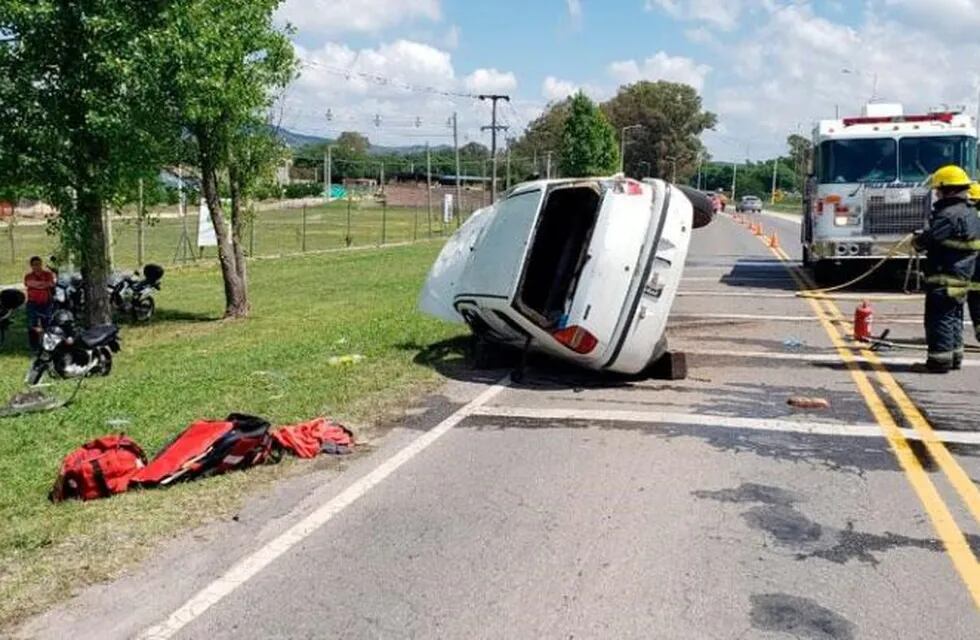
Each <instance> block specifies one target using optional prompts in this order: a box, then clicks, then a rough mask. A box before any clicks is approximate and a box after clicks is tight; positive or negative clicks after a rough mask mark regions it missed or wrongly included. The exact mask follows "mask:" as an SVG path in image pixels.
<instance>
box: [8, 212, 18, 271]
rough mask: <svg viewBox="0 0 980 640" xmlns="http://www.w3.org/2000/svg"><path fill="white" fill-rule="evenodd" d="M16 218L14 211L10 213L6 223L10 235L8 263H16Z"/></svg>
mask: <svg viewBox="0 0 980 640" xmlns="http://www.w3.org/2000/svg"><path fill="white" fill-rule="evenodd" d="M16 219H17V214H16V213H11V215H10V221H9V222H8V223H7V233H8V234H9V236H10V264H17V242H16V241H15V240H14V221H15V220H16Z"/></svg>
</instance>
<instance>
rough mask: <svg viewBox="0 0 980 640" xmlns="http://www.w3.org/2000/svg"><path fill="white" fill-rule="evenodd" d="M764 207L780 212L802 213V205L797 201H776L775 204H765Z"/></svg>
mask: <svg viewBox="0 0 980 640" xmlns="http://www.w3.org/2000/svg"><path fill="white" fill-rule="evenodd" d="M766 209H769V210H770V211H779V212H780V213H795V214H798V215H803V205H802V204H801V203H799V202H777V203H776V204H768V203H767V204H766Z"/></svg>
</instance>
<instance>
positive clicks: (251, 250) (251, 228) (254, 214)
mask: <svg viewBox="0 0 980 640" xmlns="http://www.w3.org/2000/svg"><path fill="white" fill-rule="evenodd" d="M249 213H250V214H251V215H250V216H249V220H248V257H250V258H254V257H255V219H256V218H258V211H257V210H256V208H255V205H254V204H252V205H250V206H249Z"/></svg>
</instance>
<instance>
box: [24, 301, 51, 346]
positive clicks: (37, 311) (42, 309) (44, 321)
mask: <svg viewBox="0 0 980 640" xmlns="http://www.w3.org/2000/svg"><path fill="white" fill-rule="evenodd" d="M50 321H51V305H50V304H37V303H36V302H28V303H27V341H28V342H29V343H30V345H31V349H32V350H34V351H37V350H38V349H39V348H40V346H41V334H40V332H39V331H38V330H37V327H38V326H40V327H42V328H46V327H47V326H48V322H50Z"/></svg>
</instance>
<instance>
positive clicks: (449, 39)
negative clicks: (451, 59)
mask: <svg viewBox="0 0 980 640" xmlns="http://www.w3.org/2000/svg"><path fill="white" fill-rule="evenodd" d="M459 36H460V31H459V25H455V24H454V25H453V26H451V27H449V31H447V32H446V35H445V37H444V38H443V44H444V45H445V46H446V48H447V49H455V48H456V47H458V46H459Z"/></svg>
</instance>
